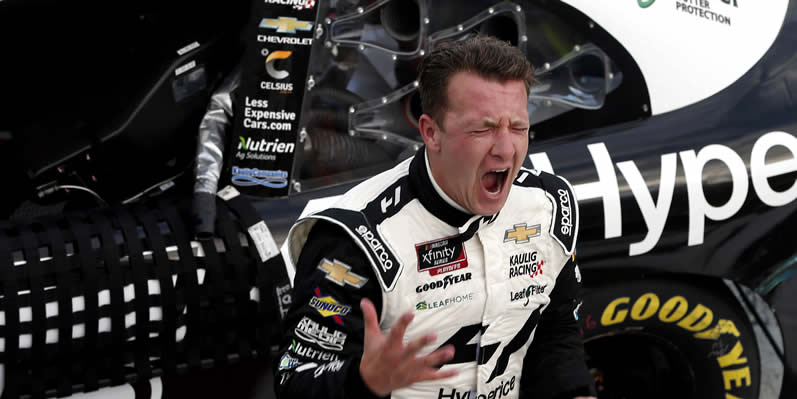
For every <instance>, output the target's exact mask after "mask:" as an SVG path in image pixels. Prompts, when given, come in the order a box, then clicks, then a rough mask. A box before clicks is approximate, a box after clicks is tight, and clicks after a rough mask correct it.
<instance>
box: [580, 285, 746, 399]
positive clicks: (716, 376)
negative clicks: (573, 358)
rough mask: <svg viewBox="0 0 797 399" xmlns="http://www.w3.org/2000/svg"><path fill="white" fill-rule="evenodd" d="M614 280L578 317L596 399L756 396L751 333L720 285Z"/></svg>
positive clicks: (590, 291)
mask: <svg viewBox="0 0 797 399" xmlns="http://www.w3.org/2000/svg"><path fill="white" fill-rule="evenodd" d="M626 278H627V277H626ZM616 281H621V282H616V283H615V282H607V283H605V284H600V285H597V286H594V287H591V288H589V287H585V288H584V291H583V305H582V306H581V308H580V310H579V312H578V314H579V323H580V326H581V330H582V333H583V335H584V346H585V350H586V353H587V364H588V366H589V368H590V372H591V373H592V374H593V377H595V381H596V386H597V389H598V396H599V398H601V399H607V398H612V399H613V398H646V399H651V398H701V399H733V398H745V399H757V398H758V396H759V384H760V360H759V359H760V357H759V350H758V344H757V342H756V339H755V335H754V332H753V328H752V325H751V324H750V322H749V319H748V317H747V315H746V314H745V313H744V310H743V309H742V308H741V306H740V305H739V303H738V301H737V300H736V298H735V297H734V296H733V295H732V293H731V292H730V290H729V289H728V288H727V287H726V286H725V284H724V283H723V282H722V281H721V280H719V279H703V278H695V277H692V278H690V280H689V281H686V280H675V279H666V280H665V279H661V280H660V279H655V280H654V279H640V280H634V281H628V280H624V281H622V280H620V279H617V280H616Z"/></svg>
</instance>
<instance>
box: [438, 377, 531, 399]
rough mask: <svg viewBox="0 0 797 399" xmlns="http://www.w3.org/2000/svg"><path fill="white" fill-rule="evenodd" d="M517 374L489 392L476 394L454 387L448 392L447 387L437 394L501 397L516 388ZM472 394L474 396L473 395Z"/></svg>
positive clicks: (447, 398) (449, 398)
mask: <svg viewBox="0 0 797 399" xmlns="http://www.w3.org/2000/svg"><path fill="white" fill-rule="evenodd" d="M515 378H516V377H515V376H512V379H510V380H509V381H503V380H502V381H501V383H500V384H498V385H497V386H496V387H495V388H493V389H492V390H491V391H489V392H487V393H480V394H475V393H474V392H472V391H470V390H468V389H462V390H457V389H456V388H452V389H451V391H450V392H446V390H445V388H440V392H439V393H438V394H437V399H500V398H503V397H504V396H509V394H510V393H511V392H512V391H514V390H515ZM471 395H472V396H471Z"/></svg>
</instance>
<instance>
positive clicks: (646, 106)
mask: <svg viewBox="0 0 797 399" xmlns="http://www.w3.org/2000/svg"><path fill="white" fill-rule="evenodd" d="M642 112H648V105H647V104H642Z"/></svg>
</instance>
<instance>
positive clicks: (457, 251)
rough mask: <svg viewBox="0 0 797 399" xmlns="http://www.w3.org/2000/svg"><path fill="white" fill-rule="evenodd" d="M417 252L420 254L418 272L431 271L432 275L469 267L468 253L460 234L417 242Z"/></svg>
mask: <svg viewBox="0 0 797 399" xmlns="http://www.w3.org/2000/svg"><path fill="white" fill-rule="evenodd" d="M415 253H416V254H417V255H418V272H429V275H430V276H436V275H438V274H443V273H448V272H453V271H455V270H459V269H464V268H466V267H468V255H467V254H466V253H465V244H464V243H463V242H462V239H461V237H460V236H451V237H446V238H441V239H437V240H432V241H427V242H422V243H420V244H415Z"/></svg>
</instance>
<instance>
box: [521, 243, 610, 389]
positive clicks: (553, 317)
mask: <svg viewBox="0 0 797 399" xmlns="http://www.w3.org/2000/svg"><path fill="white" fill-rule="evenodd" d="M580 290H581V273H580V271H579V270H578V265H577V263H576V261H575V255H574V256H572V257H571V258H570V260H568V261H567V263H566V264H565V267H564V268H563V269H562V271H561V272H560V273H559V276H558V277H557V278H556V285H555V288H554V290H553V292H552V293H551V303H550V304H549V305H548V308H547V309H546V310H545V311H544V312H543V313H542V316H541V319H540V323H539V324H538V326H537V332H536V333H535V335H534V341H533V342H532V343H531V347H529V351H528V352H527V353H526V358H525V359H524V361H523V376H522V378H521V395H520V397H521V398H527V397H529V398H530V397H534V398H554V399H560V398H561V399H565V398H566V399H572V398H573V397H576V396H597V395H596V392H595V383H594V381H593V379H592V377H591V376H590V373H589V370H587V365H586V361H585V355H584V343H583V337H582V336H581V332H580V330H579V326H578V319H577V317H578V316H577V312H578V307H579V306H580V304H581V301H580V298H579V291H580Z"/></svg>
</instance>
